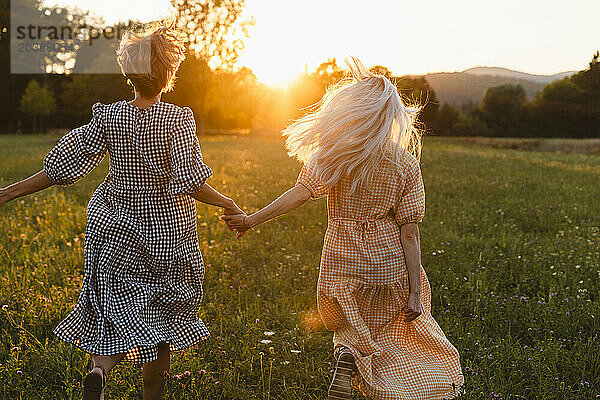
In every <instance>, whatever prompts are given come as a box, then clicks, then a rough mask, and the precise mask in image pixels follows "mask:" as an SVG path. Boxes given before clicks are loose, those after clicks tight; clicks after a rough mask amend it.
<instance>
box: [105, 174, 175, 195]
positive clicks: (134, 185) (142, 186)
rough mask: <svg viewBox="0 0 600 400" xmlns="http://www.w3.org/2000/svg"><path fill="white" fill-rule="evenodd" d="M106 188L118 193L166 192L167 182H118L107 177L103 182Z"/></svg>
mask: <svg viewBox="0 0 600 400" xmlns="http://www.w3.org/2000/svg"><path fill="white" fill-rule="evenodd" d="M104 183H105V184H106V186H107V187H109V188H110V189H114V190H118V191H129V192H139V191H151V190H160V191H164V190H167V188H168V186H169V180H165V181H156V182H144V183H142V182H131V181H126V180H120V179H115V178H110V177H107V179H106V180H105V181H104Z"/></svg>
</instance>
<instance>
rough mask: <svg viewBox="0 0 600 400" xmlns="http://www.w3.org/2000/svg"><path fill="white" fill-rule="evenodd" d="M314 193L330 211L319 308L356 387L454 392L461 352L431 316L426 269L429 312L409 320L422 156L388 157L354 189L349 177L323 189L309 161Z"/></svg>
mask: <svg viewBox="0 0 600 400" xmlns="http://www.w3.org/2000/svg"><path fill="white" fill-rule="evenodd" d="M298 183H300V184H303V185H304V186H306V187H307V188H308V189H309V190H310V191H311V193H312V197H313V198H318V197H322V196H327V199H328V201H327V210H328V215H329V220H328V227H327V232H326V233H325V240H324V246H323V253H322V257H321V269H320V275H319V282H318V287H317V302H318V307H319V313H320V314H321V318H322V320H323V322H324V323H325V326H326V327H327V328H328V329H330V330H332V331H334V338H333V341H334V346H335V347H338V348H339V347H340V346H345V347H348V348H349V349H350V350H351V351H352V353H353V355H354V357H355V362H356V365H357V368H358V373H357V374H356V376H355V377H354V378H355V379H354V385H355V387H356V388H357V389H359V390H360V391H362V392H363V393H364V394H365V395H366V396H367V397H369V398H371V399H382V400H388V399H389V400H392V399H394V400H398V399H403V400H417V399H445V398H454V397H456V395H458V394H459V390H460V388H461V386H462V384H463V375H462V373H461V367H460V360H459V354H458V352H457V350H456V348H455V347H454V346H453V345H452V344H451V343H450V342H449V341H448V339H447V338H446V336H445V335H444V332H443V331H442V330H441V329H440V327H439V326H438V324H437V322H436V321H435V320H434V319H433V317H432V315H431V290H430V287H429V282H428V280H427V276H426V275H425V271H424V270H422V271H421V277H422V278H421V301H422V305H423V313H422V315H420V316H419V317H418V318H417V319H416V320H414V321H412V322H405V320H404V314H403V313H402V308H403V307H404V306H405V305H406V302H407V299H408V288H409V283H408V282H409V280H408V271H407V270H406V262H405V260H404V252H403V249H402V243H401V240H400V227H401V226H402V225H404V224H408V223H417V222H421V220H422V219H423V216H424V214H425V191H424V187H423V179H422V177H421V170H420V168H419V162H418V161H417V160H416V159H415V158H414V157H413V156H412V155H410V154H406V156H405V157H404V158H403V161H402V163H401V165H395V164H393V163H392V162H391V161H389V160H385V161H384V162H383V163H382V165H381V166H380V168H379V170H378V171H377V172H376V174H375V177H374V179H373V182H372V184H371V185H370V186H369V187H368V188H367V187H364V188H359V189H358V190H357V191H356V192H355V193H350V186H351V178H344V179H342V180H341V181H340V182H338V183H337V184H336V185H335V186H333V187H325V186H324V185H322V184H321V183H320V182H319V181H318V179H317V178H316V176H315V172H314V168H313V166H312V164H311V163H310V162H308V163H307V164H305V166H304V167H303V168H302V171H301V172H300V175H299V176H298Z"/></svg>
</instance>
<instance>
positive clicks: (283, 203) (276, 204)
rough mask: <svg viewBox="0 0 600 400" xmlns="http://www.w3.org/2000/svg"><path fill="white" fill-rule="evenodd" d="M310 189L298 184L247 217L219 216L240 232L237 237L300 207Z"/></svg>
mask: <svg viewBox="0 0 600 400" xmlns="http://www.w3.org/2000/svg"><path fill="white" fill-rule="evenodd" d="M310 194H311V193H310V190H308V189H307V188H306V186H304V185H302V184H298V185H296V186H294V187H293V188H291V189H289V190H288V191H287V192H285V193H284V194H282V195H281V196H279V197H278V198H277V200H275V201H273V202H272V203H271V204H269V205H268V206H266V207H264V208H263V209H262V210H260V211H257V212H255V213H254V214H252V215H249V216H247V217H243V216H239V215H236V216H230V215H224V216H223V217H221V218H222V219H223V220H224V221H225V222H227V225H228V226H229V227H230V228H233V229H235V230H237V231H238V232H240V233H239V234H238V237H239V236H241V235H243V234H244V232H245V231H247V230H248V229H250V228H253V227H255V226H256V225H260V224H262V223H263V222H267V221H269V220H271V219H273V218H277V217H279V216H281V215H283V214H286V213H288V212H290V211H292V210H295V209H296V208H298V207H300V206H301V205H303V204H304V203H306V202H307V201H308V199H310Z"/></svg>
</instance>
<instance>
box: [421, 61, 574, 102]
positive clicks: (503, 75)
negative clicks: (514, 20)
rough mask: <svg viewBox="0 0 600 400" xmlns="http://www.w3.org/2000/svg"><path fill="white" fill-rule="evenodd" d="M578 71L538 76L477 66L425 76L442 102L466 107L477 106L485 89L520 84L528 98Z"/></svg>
mask: <svg viewBox="0 0 600 400" xmlns="http://www.w3.org/2000/svg"><path fill="white" fill-rule="evenodd" d="M574 73H575V72H572V71H569V72H561V73H559V74H555V75H534V74H528V73H525V72H519V71H513V70H510V69H506V68H499V67H475V68H469V69H467V70H465V71H462V72H437V73H431V74H427V75H425V79H427V82H428V83H429V85H430V86H431V87H432V88H433V90H434V91H435V94H436V95H437V98H438V99H439V102H440V104H441V103H451V104H454V105H455V106H457V107H461V108H463V109H467V110H468V109H470V108H473V107H475V106H476V105H477V104H478V103H479V101H480V100H481V99H482V98H483V95H484V94H485V91H486V90H487V89H488V88H490V87H492V86H498V85H502V84H506V83H510V84H520V85H521V86H523V89H525V94H526V95H527V98H528V99H531V98H532V97H533V96H534V95H535V93H536V92H537V91H538V90H540V89H541V88H543V87H544V86H545V85H546V84H547V83H550V82H552V81H554V80H556V79H562V78H564V77H566V76H570V75H572V74H574Z"/></svg>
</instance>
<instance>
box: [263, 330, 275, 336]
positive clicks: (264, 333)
mask: <svg viewBox="0 0 600 400" xmlns="http://www.w3.org/2000/svg"><path fill="white" fill-rule="evenodd" d="M274 334H275V332H273V331H264V332H263V335H265V336H273V335H274Z"/></svg>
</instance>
